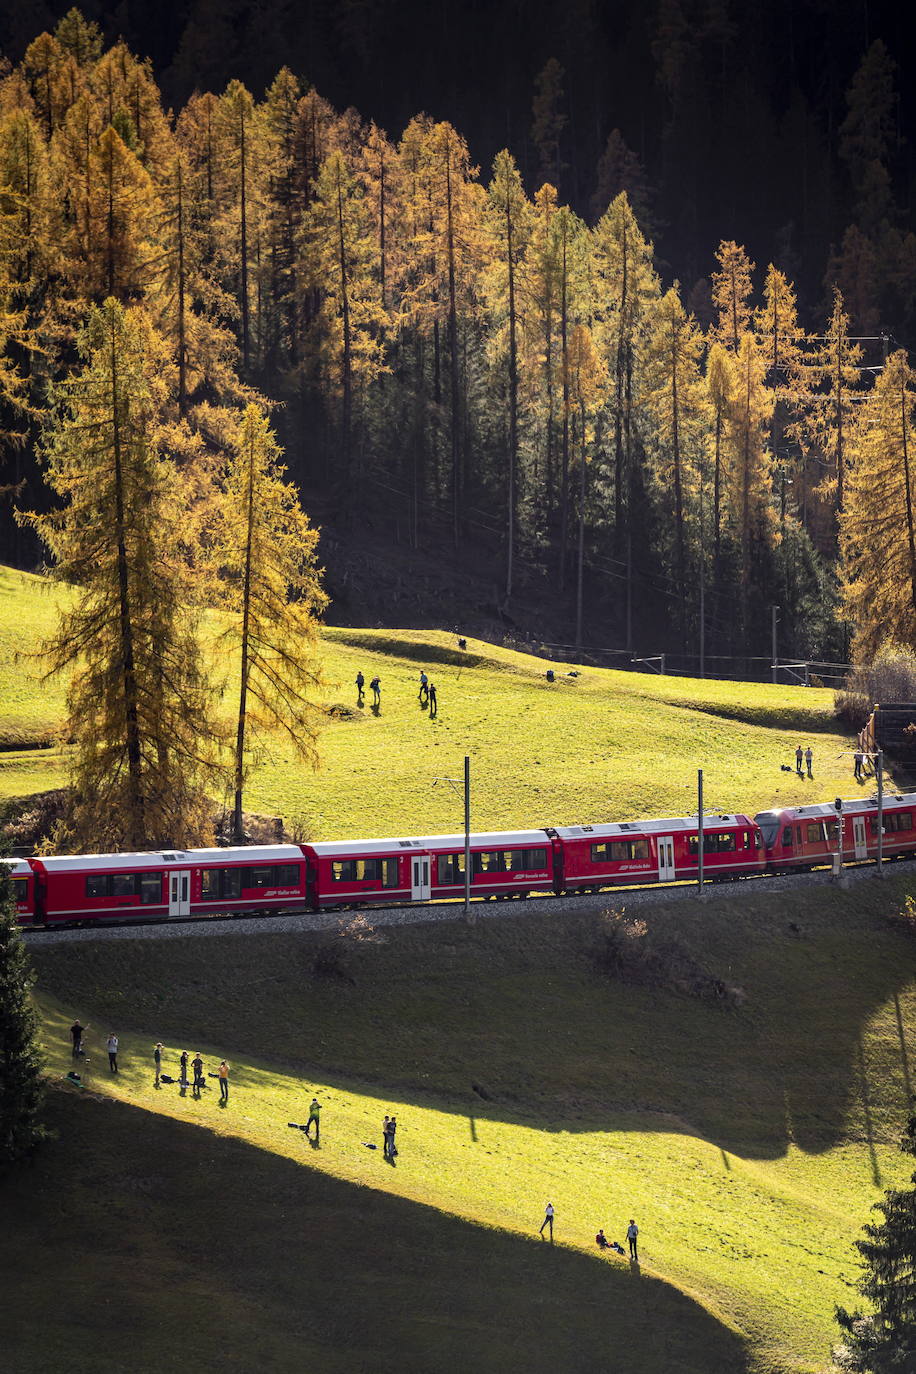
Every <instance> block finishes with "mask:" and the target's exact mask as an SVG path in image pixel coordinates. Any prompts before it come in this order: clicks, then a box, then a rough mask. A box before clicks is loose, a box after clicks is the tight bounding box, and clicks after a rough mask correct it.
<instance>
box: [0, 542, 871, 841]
mask: <svg viewBox="0 0 916 1374" xmlns="http://www.w3.org/2000/svg"><path fill="white" fill-rule="evenodd" d="M64 595H65V592H64V591H63V590H62V589H60V588H57V587H55V586H53V585H52V584H48V583H46V582H43V581H42V580H41V579H40V578H36V577H33V576H30V575H28V574H25V573H18V572H13V571H11V570H9V569H0V800H2V799H3V798H10V797H15V796H21V795H27V794H29V793H32V792H36V791H41V790H44V789H46V788H49V787H54V786H59V785H61V784H62V783H63V782H64V781H65V770H66V758H65V753H64V751H63V750H62V748H61V747H60V745H59V742H58V741H57V738H56V736H55V734H54V731H55V727H56V726H57V725H58V724H59V722H60V721H61V719H62V716H63V708H64V684H63V683H62V682H60V681H51V682H48V683H42V682H41V681H40V665H39V663H38V662H37V661H36V660H35V659H33V658H23V657H19V658H17V656H16V655H17V650H22V649H23V647H25V648H26V649H34V648H35V646H36V644H37V642H38V641H39V640H40V638H41V636H42V635H43V634H46V633H47V632H48V631H49V630H50V629H51V628H52V627H53V623H54V614H55V607H56V605H57V604H58V602H59V599H60V598H61V597H63V596H64ZM24 626H25V627H28V633H27V635H26V636H25V637H24V636H23V627H24ZM214 626H215V622H212V621H211V623H210V624H209V626H208V627H206V628H207V630H208V632H209V631H211V630H212V629H213V628H214ZM322 658H323V662H324V673H325V677H326V679H327V684H328V685H327V689H326V693H325V702H326V705H327V706H328V707H330V708H331V714H330V716H329V719H328V723H327V726H326V728H325V730H324V732H323V735H322V743H321V754H322V767H321V770H320V772H318V773H312V772H311V771H310V770H308V769H305V768H304V767H303V766H302V764H301V763H300V762H299V761H298V759H297V758H296V757H295V754H294V752H293V750H292V749H291V748H290V745H289V743H288V742H287V741H284V740H282V739H280V738H277V739H273V740H267V741H265V742H264V748H263V749H262V750H261V752H260V757H259V758H258V759H257V761H256V762H255V764H254V766H253V768H252V771H251V777H250V781H249V785H248V790H247V793H246V804H247V805H248V807H249V808H250V809H252V810H256V811H261V812H264V813H266V814H268V815H271V814H276V815H282V816H283V817H284V819H285V821H286V823H287V826H288V827H290V826H295V827H296V829H297V831H298V832H299V833H307V834H308V835H309V836H310V837H311V838H313V839H328V838H332V837H347V836H349V837H357V836H376V835H388V834H414V833H417V832H424V831H425V832H426V833H436V832H446V833H447V832H450V831H453V830H457V829H460V827H461V824H462V816H463V813H462V805H461V799H460V797H457V796H456V795H455V793H454V791H453V790H452V789H451V788H450V787H448V786H447V785H445V784H440V785H438V786H434V785H433V784H434V782H435V780H436V778H437V777H442V776H449V777H460V775H461V767H462V758H463V756H464V754H465V753H468V754H470V756H471V768H472V789H473V790H472V823H473V825H474V828H475V829H479V830H486V829H492V828H499V829H502V828H507V827H516V826H522V827H526V828H527V827H529V826H542V825H553V824H575V823H589V822H595V821H603V820H614V819H621V820H623V819H627V818H636V817H639V816H651V815H656V816H658V815H662V816H664V815H683V814H684V813H685V812H687V811H689V810H691V809H692V808H693V807H694V806H695V802H696V770H697V768H698V767H702V768H703V769H704V770H705V781H706V804H707V806H708V807H709V809H711V810H723V811H724V810H734V809H736V808H738V809H745V810H748V811H751V812H753V811H754V810H757V809H759V808H760V807H764V806H769V805H772V804H774V803H777V802H780V801H788V800H797V799H798V798H799V797H808V798H810V799H812V800H814V799H817V800H820V799H823V798H831V799H832V798H833V797H834V796H836V795H838V794H840V795H844V796H851V795H854V793H855V792H856V790H857V788H858V785H857V784H856V783H855V782H854V781H853V779H852V765H851V756H850V753H849V750H850V748H851V747H853V746H852V743H851V741H850V739H849V738H848V737H847V736H844V735H843V734H842V733H841V732H840V731H839V730H838V729H837V722H836V721H835V720H834V719H833V716H832V704H833V694H832V692H830V691H827V690H824V689H818V688H807V689H806V688H804V687H784V686H772V685H769V684H757V683H728V682H717V681H714V680H705V681H700V680H698V679H690V678H679V677H657V676H654V675H653V676H650V675H643V674H636V673H626V672H621V671H614V670H611V669H602V668H591V667H583V668H581V670H580V675H579V676H578V677H570V676H568V673H569V671H570V668H569V665H565V664H564V665H558V666H557V672H558V679H557V681H556V682H554V683H548V682H547V680H546V678H545V672H546V669H547V667H548V666H550V664H549V661H548V660H541V659H538V658H535V657H532V656H531V655H528V654H522V653H516V652H514V651H512V650H510V649H502V648H499V647H494V646H493V645H490V644H485V643H483V642H480V641H475V640H469V641H468V649H467V652H462V651H460V650H458V649H457V647H456V641H455V638H454V636H452V635H450V634H447V633H444V632H434V631H427V630H423V631H419V630H403V631H392V630H353V629H335V628H333V627H331V628H328V629H326V630H325V631H324V633H323V636H322ZM421 668H425V669H426V670H427V671H428V672H429V674H430V676H431V677H432V679H433V681H434V682H435V683H436V687H437V690H438V694H439V716H438V719H436V720H430V719H429V714H428V712H427V711H426V710H424V709H423V708H421V706H420V703H419V702H418V700H417V688H418V674H419V672H420V669H421ZM359 669H362V671H363V673H364V674H365V677H366V681H367V683H368V682H369V680H370V679H371V678H372V677H374V676H375V675H376V674H378V675H379V676H380V678H381V683H382V700H381V708H380V711H379V712H378V714H375V713H374V712H373V710H372V707H371V705H369V704H368V701H369V700H370V698H369V693H368V690H367V694H366V695H367V704H366V705H365V706H364V707H363V708H362V709H357V707H356V689H355V687H354V685H353V683H354V679H355V677H356V674H357V671H358V670H359ZM223 705H224V709H225V710H226V712H227V714H229V713H231V710H232V705H233V698H232V691H231V682H229V683H227V686H226V691H225V694H224V697H223ZM799 743H801V744H802V745H803V746H804V745H807V744H809V743H810V745H811V747H812V749H813V750H814V773H815V780H814V782H810V781H804V782H802V781H800V780H799V779H798V778H796V777H795V776H794V774H793V775H789V774H787V773H783V772H781V771H780V764H782V763H788V762H790V761H792V762H794V753H795V747H796V745H797V744H799ZM218 800H225V798H218Z"/></svg>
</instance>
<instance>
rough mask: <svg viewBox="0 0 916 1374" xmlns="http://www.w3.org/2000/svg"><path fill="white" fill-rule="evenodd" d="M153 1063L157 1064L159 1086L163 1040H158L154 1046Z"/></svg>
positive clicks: (157, 1085) (157, 1082)
mask: <svg viewBox="0 0 916 1374" xmlns="http://www.w3.org/2000/svg"><path fill="white" fill-rule="evenodd" d="M153 1063H154V1064H155V1066H156V1087H157V1088H158V1087H159V1075H160V1073H161V1072H162V1041H161V1040H157V1041H156V1044H155V1047H154V1048H153Z"/></svg>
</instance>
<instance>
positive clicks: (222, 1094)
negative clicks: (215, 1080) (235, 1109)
mask: <svg viewBox="0 0 916 1374" xmlns="http://www.w3.org/2000/svg"><path fill="white" fill-rule="evenodd" d="M218 1073H219V1100H220V1102H228V1101H229V1065H228V1064H227V1063H226V1061H225V1059H223V1060H221V1061H220V1066H219V1069H218Z"/></svg>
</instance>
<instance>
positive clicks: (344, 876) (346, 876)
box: [331, 859, 356, 883]
mask: <svg viewBox="0 0 916 1374" xmlns="http://www.w3.org/2000/svg"><path fill="white" fill-rule="evenodd" d="M331 876H332V877H333V879H334V881H335V883H355V882H356V860H355V859H335V860H334V862H333V863H332V864H331Z"/></svg>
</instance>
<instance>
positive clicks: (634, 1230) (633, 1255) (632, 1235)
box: [627, 1217, 639, 1264]
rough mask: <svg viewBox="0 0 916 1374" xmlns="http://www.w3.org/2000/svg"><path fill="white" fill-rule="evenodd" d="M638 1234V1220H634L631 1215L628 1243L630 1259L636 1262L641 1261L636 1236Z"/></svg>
mask: <svg viewBox="0 0 916 1374" xmlns="http://www.w3.org/2000/svg"><path fill="white" fill-rule="evenodd" d="M638 1235H639V1227H638V1226H637V1225H636V1222H635V1221H634V1220H633V1218H632V1217H630V1224H629V1226H628V1227H627V1244H628V1245H629V1247H630V1259H631V1260H633V1261H634V1262H635V1263H636V1264H638V1263H639V1255H638V1254H637V1252H636V1238H637V1236H638Z"/></svg>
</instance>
